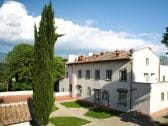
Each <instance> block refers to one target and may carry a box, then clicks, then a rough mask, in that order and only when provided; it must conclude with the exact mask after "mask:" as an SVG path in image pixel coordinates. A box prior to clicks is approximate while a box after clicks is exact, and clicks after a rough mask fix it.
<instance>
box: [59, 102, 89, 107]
mask: <svg viewBox="0 0 168 126" xmlns="http://www.w3.org/2000/svg"><path fill="white" fill-rule="evenodd" d="M61 104H62V105H64V106H65V107H67V108H80V107H84V108H88V107H91V105H89V104H87V103H85V102H82V101H80V100H77V101H71V102H63V103H61Z"/></svg>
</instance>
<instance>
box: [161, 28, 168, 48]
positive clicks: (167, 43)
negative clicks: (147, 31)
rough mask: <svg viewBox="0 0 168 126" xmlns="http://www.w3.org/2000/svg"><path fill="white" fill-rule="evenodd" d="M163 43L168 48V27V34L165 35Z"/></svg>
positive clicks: (167, 29) (167, 32)
mask: <svg viewBox="0 0 168 126" xmlns="http://www.w3.org/2000/svg"><path fill="white" fill-rule="evenodd" d="M161 42H162V43H163V44H164V45H165V46H166V47H167V48H168V27H166V32H165V33H164V34H163V39H162V41H161Z"/></svg>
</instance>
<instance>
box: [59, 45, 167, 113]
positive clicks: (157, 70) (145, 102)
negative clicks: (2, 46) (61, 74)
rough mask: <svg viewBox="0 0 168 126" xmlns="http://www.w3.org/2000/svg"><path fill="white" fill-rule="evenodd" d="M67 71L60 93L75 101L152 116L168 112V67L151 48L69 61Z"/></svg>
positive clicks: (102, 54) (90, 55)
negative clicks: (166, 110) (79, 100)
mask: <svg viewBox="0 0 168 126" xmlns="http://www.w3.org/2000/svg"><path fill="white" fill-rule="evenodd" d="M65 69H66V71H65V73H66V74H65V78H64V79H62V80H60V84H59V90H60V91H61V92H63V91H64V92H67V91H69V92H70V95H71V96H72V97H79V98H80V99H83V100H86V101H89V102H92V103H95V104H97V105H102V106H105V107H109V108H113V109H117V110H120V111H125V112H129V111H134V110H137V111H140V112H143V113H145V114H150V115H151V114H154V113H155V112H158V111H161V110H164V109H166V108H168V66H163V65H160V60H159V58H158V57H157V56H156V55H155V54H154V53H153V51H152V50H151V48H143V49H141V50H137V51H135V50H133V49H131V50H129V51H118V50H116V51H114V52H101V53H99V54H89V56H88V57H85V56H79V57H76V58H70V59H69V60H68V62H67V63H66V68H65Z"/></svg>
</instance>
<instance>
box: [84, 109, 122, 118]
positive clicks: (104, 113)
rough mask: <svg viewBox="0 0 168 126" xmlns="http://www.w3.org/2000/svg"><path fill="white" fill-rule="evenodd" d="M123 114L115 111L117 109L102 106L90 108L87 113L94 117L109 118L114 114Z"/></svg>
mask: <svg viewBox="0 0 168 126" xmlns="http://www.w3.org/2000/svg"><path fill="white" fill-rule="evenodd" d="M119 114H121V112H118V111H115V110H105V109H101V108H93V109H90V110H89V111H88V112H87V113H85V116H89V117H94V118H102V119H104V118H109V117H112V116H118V115H119Z"/></svg>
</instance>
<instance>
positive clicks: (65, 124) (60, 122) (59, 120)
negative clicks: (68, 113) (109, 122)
mask: <svg viewBox="0 0 168 126" xmlns="http://www.w3.org/2000/svg"><path fill="white" fill-rule="evenodd" d="M50 122H51V123H52V124H54V125H56V126H81V125H84V124H87V123H89V121H87V120H83V119H80V118H76V117H53V118H50Z"/></svg>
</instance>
